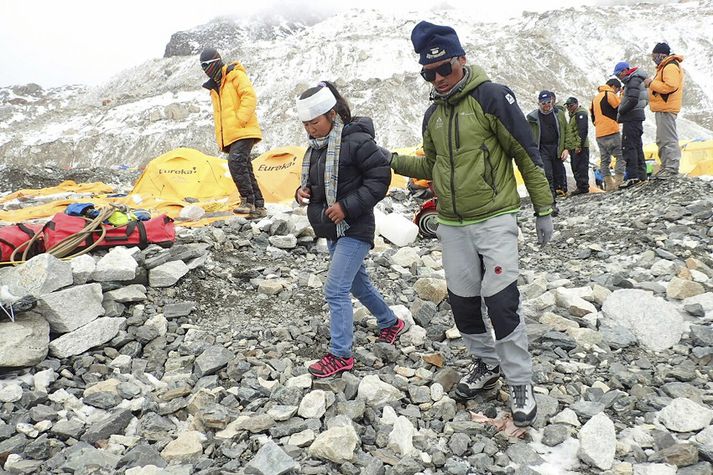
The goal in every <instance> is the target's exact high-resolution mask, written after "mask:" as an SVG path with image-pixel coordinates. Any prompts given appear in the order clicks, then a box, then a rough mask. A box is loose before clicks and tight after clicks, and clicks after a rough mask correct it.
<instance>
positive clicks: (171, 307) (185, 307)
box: [163, 302, 196, 319]
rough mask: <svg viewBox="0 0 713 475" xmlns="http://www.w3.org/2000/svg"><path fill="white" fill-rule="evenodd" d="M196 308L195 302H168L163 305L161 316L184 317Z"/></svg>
mask: <svg viewBox="0 0 713 475" xmlns="http://www.w3.org/2000/svg"><path fill="white" fill-rule="evenodd" d="M195 309H196V303H195V302H177V303H169V304H166V305H164V306H163V316H164V317H166V318H169V319H170V318H178V317H186V316H188V315H190V314H191V312H193V310H195Z"/></svg>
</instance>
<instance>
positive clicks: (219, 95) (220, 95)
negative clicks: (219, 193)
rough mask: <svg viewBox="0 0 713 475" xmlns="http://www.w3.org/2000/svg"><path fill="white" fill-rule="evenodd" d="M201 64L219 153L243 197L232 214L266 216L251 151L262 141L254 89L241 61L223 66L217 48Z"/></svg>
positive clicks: (203, 56) (206, 51) (203, 55)
mask: <svg viewBox="0 0 713 475" xmlns="http://www.w3.org/2000/svg"><path fill="white" fill-rule="evenodd" d="M200 61H201V68H203V72H205V73H206V75H207V76H208V78H209V79H208V81H207V82H206V83H205V84H203V87H204V88H206V89H208V90H209V91H210V98H211V101H212V102H213V117H214V119H215V139H216V141H217V142H218V147H219V148H220V150H221V151H222V152H223V153H227V154H228V169H229V170H230V176H231V177H232V178H233V181H234V182H235V186H236V187H237V188H238V192H239V193H240V204H239V205H238V207H237V208H235V209H234V210H233V212H234V213H238V214H247V215H249V217H251V218H260V217H264V216H267V210H266V209H265V200H264V199H263V197H262V192H261V191H260V186H259V185H258V183H257V180H256V179H255V173H254V172H253V166H252V162H251V161H250V151H251V150H252V148H253V146H254V145H255V144H256V143H257V142H259V141H260V140H262V132H261V131H260V125H259V124H258V121H257V114H256V112H255V108H256V106H257V96H256V95H255V89H253V85H252V83H251V82H250V79H249V78H248V75H247V72H246V71H245V68H244V67H243V65H242V64H240V62H239V61H234V62H232V63H231V64H225V63H223V59H222V58H221V57H220V54H219V53H218V50H216V49H215V48H205V49H204V50H203V52H201V56H200Z"/></svg>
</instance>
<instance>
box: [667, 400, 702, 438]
mask: <svg viewBox="0 0 713 475" xmlns="http://www.w3.org/2000/svg"><path fill="white" fill-rule="evenodd" d="M659 417H660V419H661V422H662V423H663V424H664V425H665V426H666V428H667V429H669V430H672V431H674V432H692V431H699V430H701V429H703V428H704V427H708V425H710V423H711V420H713V410H711V409H709V408H707V407H704V406H701V405H700V404H696V403H695V402H693V401H691V400H690V399H686V398H676V399H674V400H673V401H671V403H670V404H669V405H668V406H666V407H664V408H663V409H662V410H661V412H660V414H659Z"/></svg>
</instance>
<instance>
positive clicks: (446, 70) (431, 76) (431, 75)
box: [421, 58, 458, 82]
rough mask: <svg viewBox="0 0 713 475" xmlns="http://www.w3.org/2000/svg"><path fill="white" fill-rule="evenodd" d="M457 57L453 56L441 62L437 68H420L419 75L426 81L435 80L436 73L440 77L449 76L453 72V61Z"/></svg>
mask: <svg viewBox="0 0 713 475" xmlns="http://www.w3.org/2000/svg"><path fill="white" fill-rule="evenodd" d="M457 60H458V58H453V59H451V60H450V61H448V62H447V63H443V64H441V65H440V66H438V67H437V68H433V69H421V77H422V78H423V79H425V80H426V81H428V82H433V81H435V80H436V73H438V75H439V76H441V77H442V78H444V77H446V76H449V75H450V74H451V73H452V72H453V62H454V61H457Z"/></svg>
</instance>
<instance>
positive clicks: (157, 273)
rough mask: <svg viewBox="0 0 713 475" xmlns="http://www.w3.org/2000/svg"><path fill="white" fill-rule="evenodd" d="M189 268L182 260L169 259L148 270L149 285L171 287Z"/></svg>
mask: <svg viewBox="0 0 713 475" xmlns="http://www.w3.org/2000/svg"><path fill="white" fill-rule="evenodd" d="M189 270H190V269H189V268H188V266H187V265H186V264H185V263H184V262H183V261H171V262H167V263H165V264H161V265H160V266H158V267H155V268H153V269H151V270H150V271H149V285H150V286H151V287H171V286H173V285H175V284H176V282H178V281H179V280H181V277H183V276H184V275H186V274H187V273H188V271H189Z"/></svg>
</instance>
